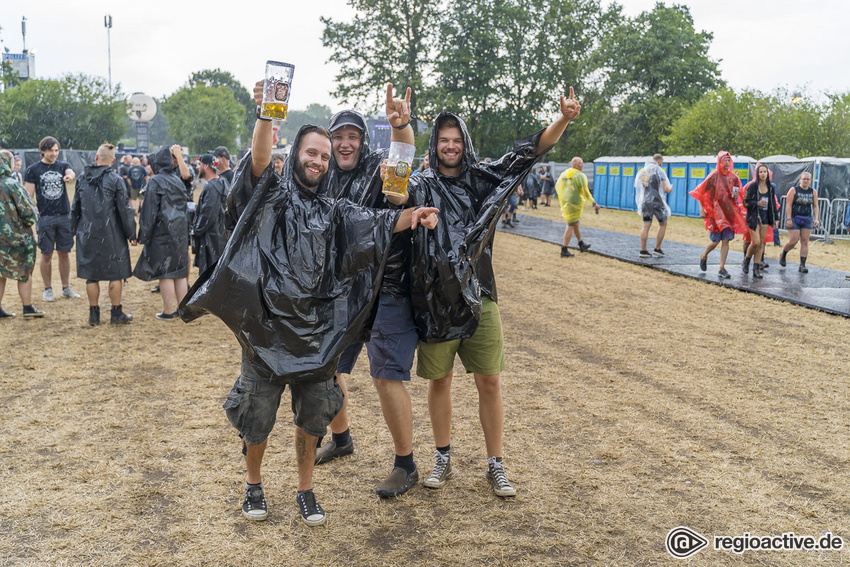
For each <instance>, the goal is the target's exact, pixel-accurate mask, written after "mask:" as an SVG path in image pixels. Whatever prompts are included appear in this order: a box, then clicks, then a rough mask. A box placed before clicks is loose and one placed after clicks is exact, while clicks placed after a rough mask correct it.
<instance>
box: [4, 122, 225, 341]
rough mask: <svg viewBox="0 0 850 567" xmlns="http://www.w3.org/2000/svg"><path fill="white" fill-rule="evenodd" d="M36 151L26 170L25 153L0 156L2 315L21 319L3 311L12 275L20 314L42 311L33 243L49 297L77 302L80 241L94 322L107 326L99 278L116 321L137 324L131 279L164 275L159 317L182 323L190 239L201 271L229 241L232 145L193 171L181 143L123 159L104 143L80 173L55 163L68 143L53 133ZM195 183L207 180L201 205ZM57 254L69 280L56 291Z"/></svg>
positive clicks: (45, 294) (63, 276)
mask: <svg viewBox="0 0 850 567" xmlns="http://www.w3.org/2000/svg"><path fill="white" fill-rule="evenodd" d="M38 149H39V153H40V156H41V159H40V160H39V161H38V162H36V163H34V164H32V165H30V166H29V167H27V168H26V170H25V171H24V173H23V174H21V173H20V169H21V160H20V157H18V156H15V155H13V154H12V153H11V152H9V151H8V150H3V153H2V156H0V157H2V159H0V162H2V165H0V177H2V180H3V186H2V187H3V190H4V193H3V195H2V197H1V198H2V203H3V206H4V208H3V210H2V211H0V215H2V217H3V222H2V232H3V234H4V235H5V238H4V239H3V241H2V242H0V274H2V276H3V277H2V279H0V318H10V317H14V316H16V314H15V313H13V312H10V311H7V310H5V309H3V308H2V299H3V295H4V291H5V283H6V282H5V280H6V278H7V277H8V278H11V279H15V280H16V281H18V282H19V284H18V292H19V295H20V297H21V303H22V307H23V312H22V314H23V316H24V317H25V318H32V317H44V315H45V312H44V311H42V310H41V309H39V308H38V307H36V306H35V305H34V304H33V301H32V277H31V275H32V272H33V269H34V267H35V259H36V247H37V249H38V252H39V254H38V256H39V260H38V265H39V269H40V273H41V276H42V281H43V283H44V290H43V293H42V296H41V298H42V301H43V302H44V303H51V302H54V301H56V299H57V298H58V297H61V298H66V299H78V298H80V294H78V293H77V292H76V291H74V290H73V289H72V287H71V281H70V274H71V258H70V253H71V250H72V249H73V248H74V242H75V240H76V266H77V270H76V271H77V277H78V278H82V279H84V280H85V283H86V295H87V297H88V300H89V317H88V322H89V324H90V325H93V326H94V325H99V324H100V282H108V296H109V299H110V303H111V313H110V323H111V324H127V323H130V322H131V321H132V320H133V316H132V315H131V314H128V313H124V311H123V305H122V302H121V296H122V293H123V287H124V283H125V282H126V280H127V279H128V278H130V277H131V276H135V277H137V278H139V279H142V280H145V281H152V280H158V281H159V284H158V285H157V286H156V288H154V290H153V291H157V292H159V293H160V294H161V296H162V303H163V308H162V311H161V312H160V313H158V314H157V315H156V317H157V319H161V320H173V319H176V318H177V315H176V310H177V305H178V304H179V302H180V300H181V299H182V297H183V296H184V295H185V294H186V291H187V289H188V275H189V247H190V244H189V243H190V241H191V242H192V249H193V250H195V251H196V252H195V265H196V266H198V267H199V269H201V271H203V269H206V268H207V267H209V266H211V265H212V264H213V263H215V261H216V260H217V258H218V256H219V255H220V254H221V251H222V250H223V249H224V244H225V243H226V242H227V230H226V228H225V226H224V214H223V211H224V208H225V204H224V201H225V198H226V196H227V193H228V188H229V182H228V181H227V179H228V177H229V178H230V179H232V177H233V171H232V169H231V167H230V163H229V161H230V153H229V152H228V150H227V148H224V147H219V148H216V149H215V150H214V151H213V152H212V153H209V154H204V155H201V156H199V158H198V159H197V161H196V163H197V166H196V167H193V166H192V165H191V164H190V163H189V160H188V159H186V157H185V156H184V152H183V148H182V147H181V146H179V145H173V146H171V147H164V148H161V149H160V150H159V151H157V152H156V153H153V154H150V155H145V156H132V155H130V154H125V155H123V156H122V157H121V160H120V163H117V161H116V156H115V153H116V150H115V147H114V146H113V145H112V144H109V143H105V144H103V145H101V146H100V147H99V148H98V149H97V151H96V152H95V156H94V162H93V163H92V164H89V165H87V166H86V168H85V173H84V174H83V175H82V176H80V177H79V178H78V177H77V175H76V173H75V172H74V169H73V168H72V167H71V164H69V163H67V162H65V161H61V160H59V159H58V157H59V152H60V150H61V147H60V144H59V141H58V140H57V139H56V138H54V137H52V136H46V137H44V138H43V139H42V140H41V141H40V142H39V146H38ZM196 171H199V172H200V176H198V175H197V174H196V173H195V172H196ZM196 179H199V180H200V182H201V184H202V191H201V194H200V197H199V199H198V206H197V207H196V206H195V205H194V202H193V201H194V192H195V188H196ZM72 186H74V187H75V190H74V198H73V204H72V202H71V199H70V198H69V194H70V188H71V187H72ZM137 216H138V227H137V222H136V217H137ZM33 229H35V234H33ZM137 244H142V245H143V246H144V248H143V250H142V253H141V255H140V256H139V259H138V261H137V262H136V266H135V268H133V269H131V266H130V254H129V246H135V245H137ZM54 257H55V258H56V264H58V271H59V279H60V282H61V286H62V287H61V292H58V293H57V292H54V289H53V281H54V280H53V264H54V262H53V259H54Z"/></svg>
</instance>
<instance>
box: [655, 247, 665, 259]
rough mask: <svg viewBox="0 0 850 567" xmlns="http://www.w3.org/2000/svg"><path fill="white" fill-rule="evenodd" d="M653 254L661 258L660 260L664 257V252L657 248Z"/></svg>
mask: <svg viewBox="0 0 850 567" xmlns="http://www.w3.org/2000/svg"><path fill="white" fill-rule="evenodd" d="M652 253H653V254H655V255H656V256H658V257H660V258H663V257H664V251H663V250H662V249H661V248H656V249H655V250H653V251H652Z"/></svg>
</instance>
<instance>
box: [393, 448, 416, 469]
mask: <svg viewBox="0 0 850 567" xmlns="http://www.w3.org/2000/svg"><path fill="white" fill-rule="evenodd" d="M393 466H394V467H399V468H402V469H404V471H405V472H406V473H407V474H410V473H412V472H413V471H415V470H416V463H414V462H413V451H411V452H410V454H409V455H405V456H403V457H402V456H400V455H396V456H395V463H393Z"/></svg>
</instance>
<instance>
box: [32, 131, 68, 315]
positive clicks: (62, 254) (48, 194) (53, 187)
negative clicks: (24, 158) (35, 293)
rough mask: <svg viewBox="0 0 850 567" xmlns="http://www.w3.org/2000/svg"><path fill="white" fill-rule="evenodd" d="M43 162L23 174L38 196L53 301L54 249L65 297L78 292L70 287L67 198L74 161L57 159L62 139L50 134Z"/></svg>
mask: <svg viewBox="0 0 850 567" xmlns="http://www.w3.org/2000/svg"><path fill="white" fill-rule="evenodd" d="M38 149H39V151H40V152H41V161H39V162H38V163H34V164H33V165H31V166H29V167H28V168H27V170H26V173H25V174H24V187H25V188H26V190H27V191H29V194H30V195H31V196H32V197H34V198H35V201H36V205H37V206H38V214H39V219H38V223H37V224H36V231H37V232H38V248H39V250H41V259H40V260H39V262H38V267H39V270H41V278H42V280H43V281H44V296H43V299H44V301H53V300H54V299H55V296H54V294H53V288H52V282H53V266H52V264H51V260H52V259H53V250H54V248H55V249H56V251H57V252H59V277H60V279H61V280H62V297H68V298H77V297H80V296H79V294H77V293H74V292H73V291H72V290H71V288H70V279H71V259H70V257H69V256H68V253H69V252H70V251H71V248H72V247H73V246H74V236H73V234H72V233H71V202H70V201H69V200H68V187H67V184H68V183H73V182H74V180H75V179H76V174H75V173H74V170H73V169H71V164H69V163H67V162H64V161H57V160H58V158H59V141H58V140H56V138H54V137H52V136H47V137H45V138H43V139H42V140H41V142H39V143H38Z"/></svg>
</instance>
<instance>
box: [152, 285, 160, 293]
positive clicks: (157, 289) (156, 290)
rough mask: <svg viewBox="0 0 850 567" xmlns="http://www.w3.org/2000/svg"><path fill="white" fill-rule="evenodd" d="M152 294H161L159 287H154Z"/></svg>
mask: <svg viewBox="0 0 850 567" xmlns="http://www.w3.org/2000/svg"><path fill="white" fill-rule="evenodd" d="M151 293H159V286H154V287H152V288H151Z"/></svg>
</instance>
